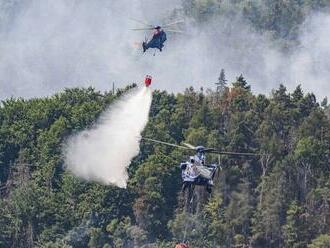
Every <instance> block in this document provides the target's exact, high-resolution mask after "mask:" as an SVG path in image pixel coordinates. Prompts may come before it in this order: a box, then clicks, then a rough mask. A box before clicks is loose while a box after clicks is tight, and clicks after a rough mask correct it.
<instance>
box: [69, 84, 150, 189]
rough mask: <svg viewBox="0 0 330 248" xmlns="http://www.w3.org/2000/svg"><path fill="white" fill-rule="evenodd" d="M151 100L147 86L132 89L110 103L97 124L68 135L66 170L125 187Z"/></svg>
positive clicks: (104, 182)
mask: <svg viewBox="0 0 330 248" xmlns="http://www.w3.org/2000/svg"><path fill="white" fill-rule="evenodd" d="M151 100H152V92H151V89H150V88H147V87H141V88H138V89H132V90H131V91H130V92H129V93H127V94H125V95H124V96H122V97H121V98H120V99H119V100H117V102H115V103H113V104H111V106H110V108H109V109H108V110H106V111H105V112H104V113H103V114H101V117H100V118H99V120H98V121H97V123H96V125H94V126H93V127H92V128H90V129H89V130H85V131H82V132H80V133H78V134H77V135H74V136H72V137H71V138H69V140H68V142H67V143H66V145H65V147H64V150H63V154H64V160H65V166H66V169H67V170H68V171H70V172H71V173H73V174H74V175H75V176H78V177H80V178H83V179H85V180H88V181H96V182H99V183H102V184H105V185H108V184H114V185H116V186H118V187H122V188H125V187H126V182H127V179H128V175H127V167H128V166H129V164H130V162H131V160H132V159H133V158H134V157H135V156H136V155H137V154H138V153H139V143H140V140H141V132H142V131H143V129H144V127H145V126H146V124H147V122H148V116H149V110H150V106H151Z"/></svg>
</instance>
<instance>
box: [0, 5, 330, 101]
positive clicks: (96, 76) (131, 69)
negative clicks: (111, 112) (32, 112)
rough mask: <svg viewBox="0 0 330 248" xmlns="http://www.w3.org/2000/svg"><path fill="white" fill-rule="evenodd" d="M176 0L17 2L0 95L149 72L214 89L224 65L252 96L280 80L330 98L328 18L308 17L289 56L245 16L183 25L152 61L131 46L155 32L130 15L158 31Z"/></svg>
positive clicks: (4, 40)
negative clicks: (182, 31) (182, 30)
mask: <svg viewBox="0 0 330 248" xmlns="http://www.w3.org/2000/svg"><path fill="white" fill-rule="evenodd" d="M6 1H14V0H6ZM18 2H19V1H18ZM180 2H181V0H167V1H154V0H112V1H106V0H95V1H87V0H81V1H73V0H57V1H52V0H31V1H21V2H20V3H21V6H20V7H19V8H18V9H19V10H20V11H18V13H16V15H15V14H12V16H14V17H13V18H12V21H10V22H9V21H7V22H6V23H7V24H8V27H7V28H6V29H3V30H1V31H0V98H4V97H9V96H23V97H32V96H40V95H48V94H51V93H54V92H56V91H58V90H61V89H63V88H64V87H73V86H90V85H92V86H94V87H96V88H98V89H100V90H104V89H108V88H109V86H111V85H112V82H115V84H116V86H117V87H120V86H124V85H126V84H127V83H128V82H129V83H131V82H136V81H137V80H140V79H141V78H143V77H144V75H145V74H151V75H152V76H153V78H154V79H156V80H157V88H160V89H166V90H169V91H171V92H173V91H174V92H177V91H182V90H184V89H185V88H186V87H188V86H191V85H193V86H195V87H196V88H197V87H201V86H203V87H204V88H206V87H213V88H214V82H216V79H217V77H218V74H219V72H220V69H221V68H224V69H225V71H226V75H227V79H228V80H229V82H231V81H234V80H235V77H236V76H238V75H239V74H241V73H242V74H243V75H244V76H245V77H246V79H247V81H248V82H249V83H250V84H251V85H252V89H253V90H255V91H256V92H260V93H268V92H270V90H271V89H273V88H276V87H278V85H279V84H280V83H283V84H285V85H286V86H288V88H289V89H293V88H294V87H295V86H296V85H297V84H302V87H303V88H304V89H307V90H310V91H313V92H315V93H316V95H317V96H318V97H324V96H328V97H329V96H330V84H329V83H328V79H329V78H330V69H329V64H330V59H329V56H328V55H329V53H330V46H329V45H328V44H329V43H328V40H329V33H330V21H329V20H330V17H329V15H328V14H320V13H314V14H313V15H312V16H311V17H310V18H308V19H307V20H306V22H305V23H304V25H303V26H302V29H301V32H300V36H299V38H298V39H299V41H300V43H301V46H300V47H298V48H296V49H295V51H294V52H293V53H291V54H284V53H283V52H281V51H280V50H278V49H277V48H276V45H274V43H273V41H272V40H270V39H268V37H267V35H266V34H259V33H256V32H255V31H253V29H252V28H251V27H250V26H249V25H248V24H247V22H246V21H245V20H242V19H240V18H237V19H236V20H233V19H226V18H219V19H216V20H212V21H210V22H209V23H207V25H205V26H204V27H203V28H200V27H198V28H196V27H195V26H194V24H191V23H189V22H188V21H187V22H186V32H187V33H186V34H184V35H181V36H179V35H176V36H175V35H173V34H170V33H168V40H167V42H166V43H165V47H164V51H163V52H162V53H159V52H157V54H156V56H153V52H152V51H150V50H149V51H147V53H146V54H144V55H142V51H141V50H142V49H141V47H140V48H139V49H135V48H133V46H132V44H134V42H136V41H142V40H144V38H145V35H148V36H150V34H149V33H148V32H146V33H144V32H134V31H131V30H130V28H136V27H139V26H140V25H139V24H138V23H135V22H133V21H131V20H130V18H131V17H133V18H136V19H142V20H144V21H147V22H150V23H152V24H159V23H162V22H163V20H164V18H165V17H166V16H169V15H170V14H171V12H172V11H173V10H174V9H176V8H180ZM22 3H24V4H22Z"/></svg>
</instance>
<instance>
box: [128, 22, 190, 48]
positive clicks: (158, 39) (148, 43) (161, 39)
mask: <svg viewBox="0 0 330 248" xmlns="http://www.w3.org/2000/svg"><path fill="white" fill-rule="evenodd" d="M131 20H133V21H135V22H138V23H140V24H143V25H144V27H142V28H133V29H131V30H134V31H145V30H153V36H152V38H151V39H150V40H148V39H147V38H146V39H145V41H143V42H142V49H143V53H145V52H146V51H147V50H148V49H149V48H155V49H158V50H159V51H160V52H161V51H162V50H163V47H164V43H165V41H166V40H167V36H166V32H173V33H183V32H182V31H181V30H177V29H175V28H174V25H177V24H179V23H183V22H184V21H182V20H180V21H175V22H171V23H168V24H165V25H162V26H160V25H151V24H148V23H146V22H143V21H140V20H137V19H133V18H131ZM164 28H165V29H166V32H165V31H164ZM167 28H168V29H167Z"/></svg>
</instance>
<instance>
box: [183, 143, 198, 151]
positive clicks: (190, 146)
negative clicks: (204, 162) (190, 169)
mask: <svg viewBox="0 0 330 248" xmlns="http://www.w3.org/2000/svg"><path fill="white" fill-rule="evenodd" d="M182 144H184V145H185V146H186V147H188V148H190V149H194V150H196V146H193V145H191V144H189V143H182Z"/></svg>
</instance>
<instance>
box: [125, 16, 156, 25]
mask: <svg viewBox="0 0 330 248" xmlns="http://www.w3.org/2000/svg"><path fill="white" fill-rule="evenodd" d="M129 19H130V20H132V21H135V22H138V23H141V24H143V25H146V26H148V27H154V25H151V24H149V23H147V22H144V21H141V20H138V19H135V18H132V17H131V18H129Z"/></svg>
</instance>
